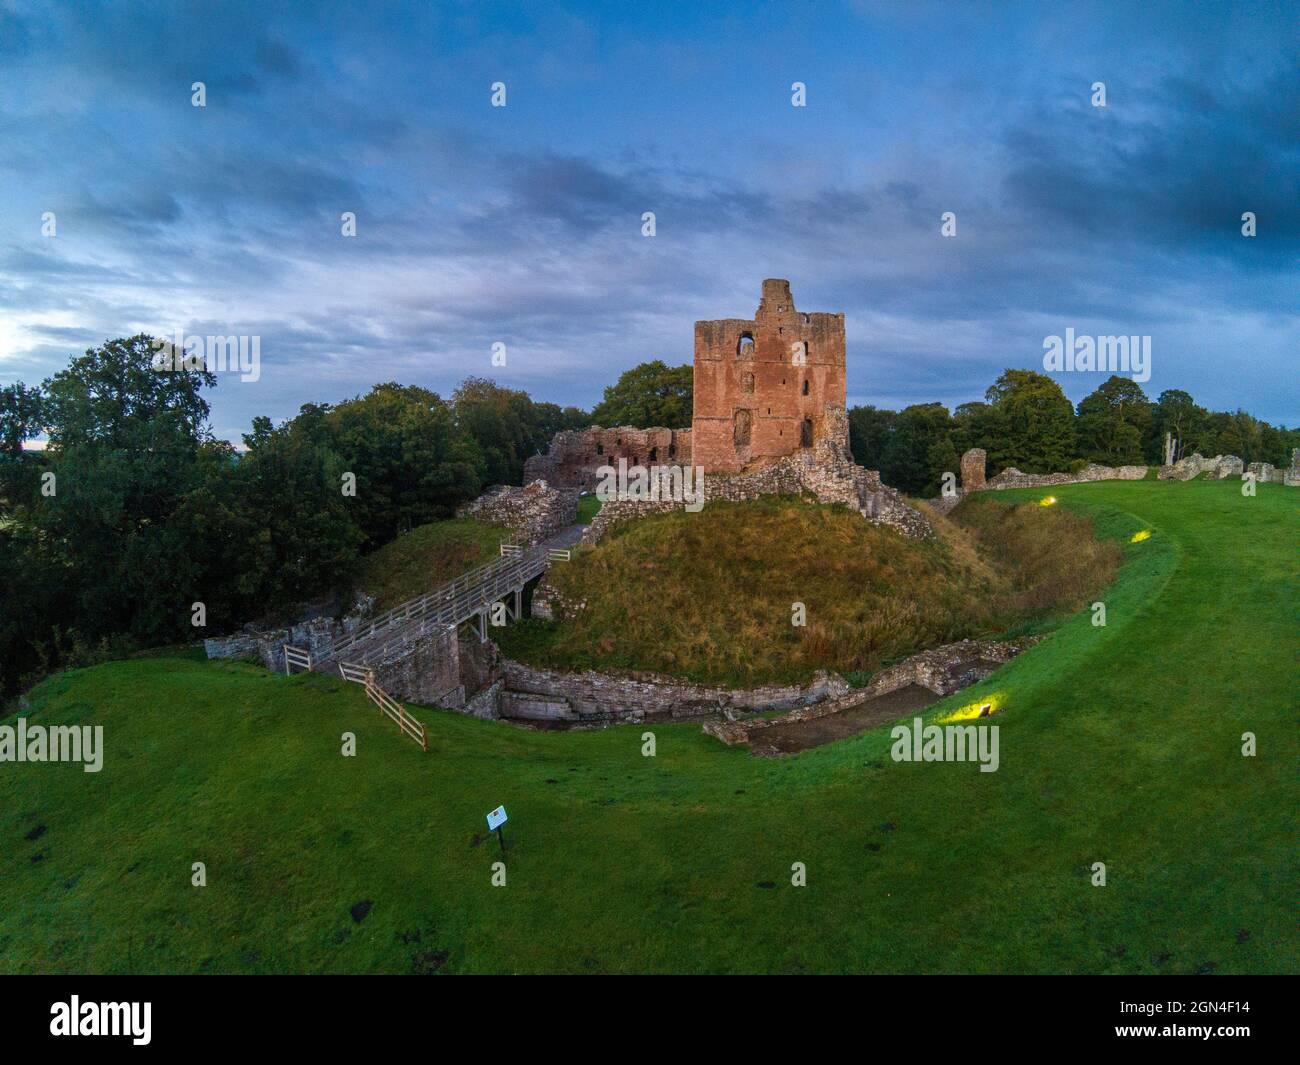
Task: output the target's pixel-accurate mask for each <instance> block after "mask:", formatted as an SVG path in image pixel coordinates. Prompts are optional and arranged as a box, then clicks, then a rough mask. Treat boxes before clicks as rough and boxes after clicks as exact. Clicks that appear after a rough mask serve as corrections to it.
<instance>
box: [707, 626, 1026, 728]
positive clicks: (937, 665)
mask: <svg viewBox="0 0 1300 1065" xmlns="http://www.w3.org/2000/svg"><path fill="white" fill-rule="evenodd" d="M1045 638H1046V637H1043V636H1022V637H1021V638H1020V639H1018V640H1009V641H1006V642H1003V643H980V642H977V641H975V640H959V641H958V642H957V643H950V644H946V645H945V646H943V647H936V648H933V649H932V650H929V651H922V652H921V653H920V654H916V655H913V656H912V657H911V658H908V659H906V660H905V661H903V662H900V663H898V665H895V666H891V667H889V668H888V669H882V670H881V671H880V672H879V673H877V674H876V675H875V676H873V677H872V678H871V682H870V683H869V684H868V685H867V686H866V687H865V688H855V689H853V690H852V691H849V692H846V693H844V694H842V695H837V696H833V697H831V698H828V699H826V700H824V701H822V702H818V703H814V704H811V705H808V706H805V707H801V708H799V709H797V710H794V711H792V712H791V713H789V714H786V715H785V716H783V717H769V718H749V719H747V720H744V721H710V722H708V723H707V724H705V726H704V731H705V732H707V733H708V734H709V735H710V736H713V737H715V738H716V739H719V740H721V741H722V742H723V743H725V744H727V746H729V747H731V746H735V745H737V744H745V743H749V742H750V740H751V737H753V735H754V734H755V733H759V734H760V735H761V733H762V732H763V731H764V730H765V729H769V728H774V727H776V726H778V725H788V724H791V723H793V722H797V721H814V720H817V719H818V718H823V717H828V716H830V715H831V714H838V713H839V712H840V711H842V710H847V709H849V708H850V707H853V706H857V705H858V704H859V703H861V702H863V701H864V700H867V699H874V698H876V697H877V696H880V695H887V694H889V693H890V692H893V691H897V690H898V689H899V688H905V687H907V686H908V685H909V684H917V685H920V686H921V687H922V688H926V689H928V690H929V691H932V692H934V694H935V695H938V696H947V695H951V694H952V693H953V692H957V691H961V690H962V689H963V688H967V687H970V686H971V685H972V684H976V683H978V682H979V681H981V680H983V679H984V678H986V677H989V676H991V675H992V674H993V673H994V672H996V671H997V669H998V668H999V667H1000V666H1002V665H1003V664H1005V663H1007V662H1009V661H1010V660H1011V659H1013V658H1014V657H1016V655H1018V654H1022V653H1023V652H1024V651H1026V650H1028V649H1029V648H1030V647H1032V646H1033V645H1034V644H1035V643H1037V642H1038V641H1040V640H1042V639H1045ZM754 753H755V754H758V753H768V754H775V753H778V752H776V751H775V750H774V749H772V748H770V747H769V748H767V749H765V750H760V748H759V747H757V746H755V748H754Z"/></svg>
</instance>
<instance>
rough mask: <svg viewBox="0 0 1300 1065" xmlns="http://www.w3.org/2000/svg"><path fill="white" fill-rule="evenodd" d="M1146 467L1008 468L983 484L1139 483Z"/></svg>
mask: <svg viewBox="0 0 1300 1065" xmlns="http://www.w3.org/2000/svg"><path fill="white" fill-rule="evenodd" d="M1147 469H1148V467H1146V466H1099V465H1097V464H1096V463H1094V462H1090V463H1089V464H1088V465H1087V466H1085V467H1084V468H1083V469H1081V470H1080V471H1079V472H1078V473H1021V472H1020V471H1019V470H1018V469H1016V468H1015V467H1014V466H1008V467H1007V468H1006V469H1005V470H1003V471H1002V472H1001V473H999V474H998V475H997V476H996V477H991V478H989V480H988V481H987V482H985V485H984V487H985V488H991V489H993V490H995V491H996V490H998V489H1002V488H1050V487H1052V486H1053V485H1058V484H1083V483H1085V482H1088V481H1140V480H1142V478H1144V477H1145V476H1146V475H1147Z"/></svg>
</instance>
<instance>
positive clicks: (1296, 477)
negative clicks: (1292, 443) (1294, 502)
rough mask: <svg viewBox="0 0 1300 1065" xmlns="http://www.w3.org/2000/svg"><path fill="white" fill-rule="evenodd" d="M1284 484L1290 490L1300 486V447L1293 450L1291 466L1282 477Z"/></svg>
mask: <svg viewBox="0 0 1300 1065" xmlns="http://www.w3.org/2000/svg"><path fill="white" fill-rule="evenodd" d="M1282 483H1283V484H1284V485H1286V486H1287V487H1288V488H1296V487H1298V486H1300V447H1297V448H1292V449H1291V466H1290V468H1289V469H1288V470H1287V471H1286V473H1284V474H1283V475H1282Z"/></svg>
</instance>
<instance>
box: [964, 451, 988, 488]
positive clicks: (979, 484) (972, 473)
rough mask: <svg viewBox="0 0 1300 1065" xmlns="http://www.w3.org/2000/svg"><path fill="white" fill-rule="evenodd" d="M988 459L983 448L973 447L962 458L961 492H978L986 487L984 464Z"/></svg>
mask: <svg viewBox="0 0 1300 1065" xmlns="http://www.w3.org/2000/svg"><path fill="white" fill-rule="evenodd" d="M987 459H988V455H987V454H986V453H985V451H984V449H983V448H982V447H973V448H971V449H970V450H969V451H967V452H966V453H965V454H964V455H962V457H961V490H962V491H963V492H978V491H979V490H980V489H981V488H983V487H984V464H985V462H986V461H987Z"/></svg>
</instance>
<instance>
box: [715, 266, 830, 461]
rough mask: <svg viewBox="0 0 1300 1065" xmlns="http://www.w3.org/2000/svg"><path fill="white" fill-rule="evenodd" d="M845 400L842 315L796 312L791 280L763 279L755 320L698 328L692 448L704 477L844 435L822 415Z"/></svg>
mask: <svg viewBox="0 0 1300 1065" xmlns="http://www.w3.org/2000/svg"><path fill="white" fill-rule="evenodd" d="M845 399H846V385H845V361H844V315H843V314H827V313H823V312H821V311H815V312H812V313H807V312H803V311H800V310H798V309H797V308H796V307H795V305H794V298H793V297H792V296H791V294H790V282H788V281H784V280H781V279H777V278H770V279H768V280H766V281H764V282H763V289H762V297H761V299H760V301H759V304H758V310H757V311H756V312H755V313H754V317H753V319H752V320H750V319H745V318H722V319H719V320H717V321H710V322H696V323H695V409H694V418H693V419H692V423H691V445H692V452H693V460H694V462H695V464H696V465H698V466H703V467H704V469H705V470H706V471H707V472H708V473H739V472H741V471H742V470H744V469H746V467H751V466H755V465H758V466H761V465H764V464H766V462H769V461H772V460H775V459H779V458H781V457H783V456H785V455H790V454H793V453H795V452H797V451H799V450H800V449H801V448H805V449H807V448H812V447H813V446H814V445H815V444H816V443H818V442H820V441H821V440H822V439H823V438H824V437H825V436H826V434H827V433H828V432H837V433H838V432H840V431H841V426H843V424H844V423H843V422H842V421H838V420H835V419H829V420H828V419H827V417H826V414H825V412H826V408H827V407H836V408H839V409H841V410H842V409H843V408H844V406H845ZM836 442H837V443H842V444H843V445H845V446H846V447H847V445H848V440H847V439H845V440H843V441H836Z"/></svg>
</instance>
